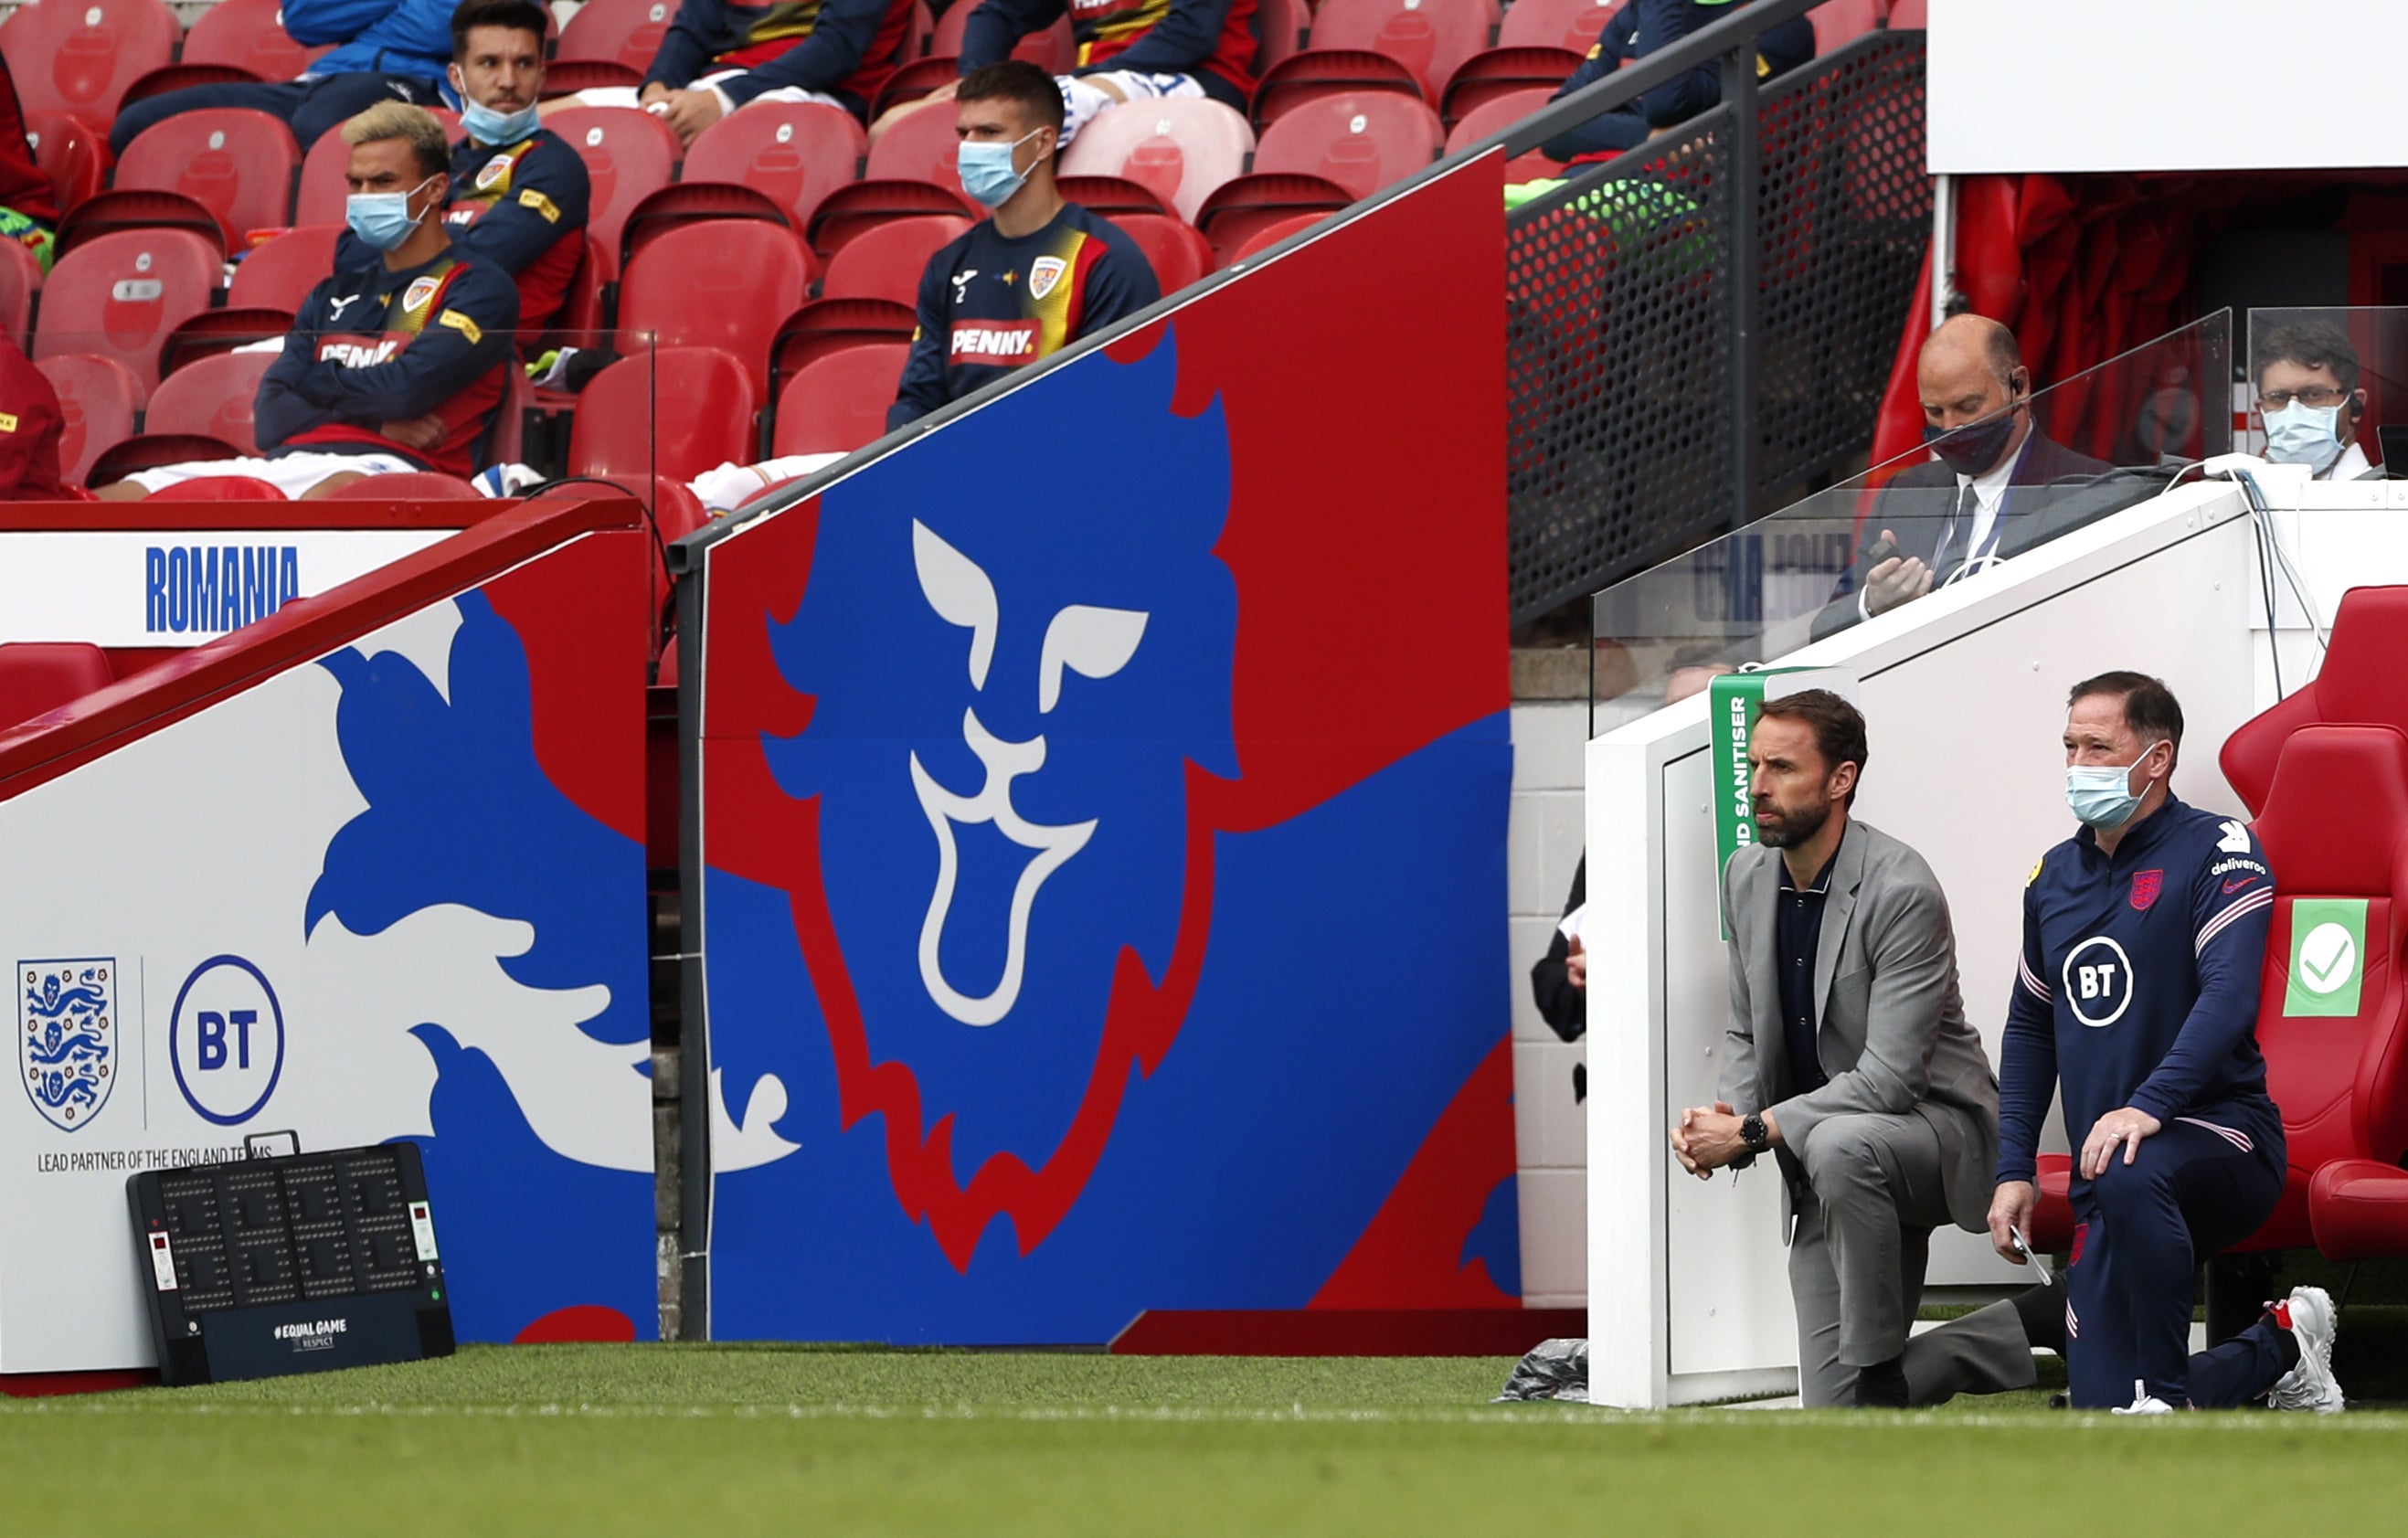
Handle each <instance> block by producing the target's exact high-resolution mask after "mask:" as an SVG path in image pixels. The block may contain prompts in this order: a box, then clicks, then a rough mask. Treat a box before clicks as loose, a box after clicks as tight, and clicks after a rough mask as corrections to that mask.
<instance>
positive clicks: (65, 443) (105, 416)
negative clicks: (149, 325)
mask: <svg viewBox="0 0 2408 1538" xmlns="http://www.w3.org/2000/svg"><path fill="white" fill-rule="evenodd" d="M34 367H36V368H38V369H40V370H41V371H42V377H43V378H45V379H47V380H49V381H50V388H51V389H53V390H55V391H57V392H58V395H59V416H60V418H61V420H62V422H63V424H64V425H63V426H62V428H61V430H60V433H59V474H60V476H61V477H62V478H63V479H65V481H66V482H67V483H68V484H70V485H78V486H79V485H82V484H83V483H84V480H85V477H86V476H88V475H90V474H91V473H92V467H93V461H94V460H96V459H98V458H99V457H100V452H101V451H102V450H103V449H106V448H108V446H109V445H110V444H112V443H119V442H122V441H123V440H124V439H126V438H131V437H132V436H133V435H134V414H135V413H136V411H138V410H141V409H142V381H140V380H138V379H136V378H135V377H134V370H132V369H131V368H128V367H125V366H124V365H123V364H122V363H120V362H118V361H117V360H116V359H115V358H103V357H95V356H93V355H92V354H90V353H83V352H70V353H65V354H63V355H61V356H58V357H54V358H44V359H42V360H40V361H39V362H37V363H36V364H35V365H34Z"/></svg>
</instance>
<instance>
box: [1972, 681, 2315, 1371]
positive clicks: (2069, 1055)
mask: <svg viewBox="0 0 2408 1538" xmlns="http://www.w3.org/2000/svg"><path fill="white" fill-rule="evenodd" d="M2182 729H2183V727H2182V708H2181V706H2180V705H2179V704H2177V703H2176V701H2175V699H2174V697H2173V695H2172V694H2171V692H2170V691H2169V690H2168V689H2167V688H2166V686H2165V685H2164V684H2163V683H2159V682H2158V681H2157V680H2156V679H2153V678H2149V677H2146V676H2144V675H2143V674H2139V673H2129V672H2111V673H2102V674H2100V676H2099V677H2097V678H2093V679H2088V680H2085V681H2084V682H2083V683H2078V684H2076V685H2074V687H2073V690H2072V693H2071V697H2070V699H2069V700H2068V716H2067V721H2066V728H2065V752H2066V763H2067V766H2068V768H2067V771H2066V778H2067V788H2066V795H2067V800H2068V802H2069V804H2070V806H2071V810H2072V812H2073V813H2074V815H2075V816H2076V817H2077V818H2078V819H2080V820H2081V822H2082V823H2083V825H2084V826H2083V827H2082V830H2081V831H2080V832H2078V833H2076V834H2075V835H2074V836H2073V837H2072V838H2071V839H2068V840H2066V841H2064V842H2063V843H2060V844H2058V845H2057V847H2056V848H2054V849H2051V850H2050V851H2049V852H2048V853H2047V854H2046V855H2042V857H2041V861H2040V863H2039V864H2038V865H2037V866H2035V867H2034V868H2033V870H2032V874H2031V878H2030V881H2029V883H2028V884H2027V886H2026V888H2025V892H2024V939H2023V950H2022V955H2021V956H2019V957H2018V960H2017V965H2016V982H2015V986H2014V999H2013V1002H2012V1004H2011V1005H2010V1007H2009V1009H2008V1011H2007V1027H2006V1039H2005V1043H2004V1048H2003V1052H2002V1057H2003V1065H2002V1071H2001V1073H2000V1147H1999V1187H1998V1192H1997V1195H1996V1196H1995V1198H1994V1199H1993V1200H1992V1202H1991V1206H1990V1237H1991V1242H1992V1243H1994V1244H1995V1245H1997V1247H1998V1249H1999V1251H2000V1254H2002V1255H2005V1256H2007V1257H2009V1258H2014V1257H2015V1255H2016V1246H2015V1243H2014V1237H2013V1230H2014V1229H2023V1230H2025V1231H2027V1232H2028V1230H2029V1225H2030V1220H2031V1212H2032V1206H2033V1201H2034V1186H2033V1180H2034V1171H2035V1157H2036V1156H2037V1154H2038V1151H2039V1145H2040V1139H2041V1133H2042V1123H2043V1121H2044V1120H2045V1118H2046V1117H2047V1114H2048V1107H2049V1100H2050V1099H2051V1097H2052V1096H2053V1095H2056V1094H2057V1093H2059V1092H2060V1091H2061V1092H2062V1095H2063V1098H2064V1103H2065V1130H2066V1135H2067V1139H2068V1141H2069V1142H2070V1143H2071V1144H2072V1146H2073V1147H2074V1148H2075V1149H2076V1150H2077V1151H2078V1152H2077V1154H2076V1157H2075V1161H2074V1171H2073V1180H2072V1187H2071V1196H2072V1200H2073V1211H2074V1216H2075V1218H2076V1220H2077V1221H2078V1222H2079V1223H2080V1224H2081V1228H2080V1230H2079V1232H2078V1234H2077V1237H2076V1241H2075V1249H2074V1256H2073V1261H2072V1264H2071V1266H2070V1267H2069V1268H2068V1269H2067V1272H2066V1289H2067V1309H2066V1320H2065V1326H2066V1336H2067V1342H2066V1348H2067V1367H2068V1373H2069V1377H2070V1380H2071V1390H2072V1398H2073V1402H2074V1404H2075V1405H2076V1406H2077V1407H2082V1408H2089V1409H2097V1408H2100V1407H2102V1406H2103V1407H2109V1408H2114V1409H2116V1410H2118V1411H2119V1412H2121V1411H2127V1410H2128V1411H2132V1412H2144V1413H2146V1412H2154V1411H2156V1410H2159V1409H2164V1408H2168V1407H2180V1406H2185V1405H2189V1404H2194V1403H2195V1404H2200V1405H2213V1404H2233V1403H2238V1402H2240V1401H2242V1400H2243V1399H2244V1398H2247V1397H2251V1396H2253V1395H2255V1394H2262V1393H2264V1392H2266V1391H2267V1389H2268V1388H2269V1387H2270V1386H2272V1384H2273V1383H2274V1382H2275V1381H2276V1380H2277V1379H2278V1378H2279V1377H2280V1376H2281V1375H2282V1374H2283V1373H2284V1372H2285V1371H2286V1368H2287V1367H2288V1366H2289V1365H2290V1363H2289V1362H2287V1361H2286V1360H2284V1359H2283V1357H2282V1348H2281V1345H2280V1343H2279V1341H2278V1339H2277V1337H2278V1336H2279V1335H2280V1334H2281V1333H2282V1332H2281V1331H2279V1330H2273V1329H2272V1328H2269V1327H2267V1326H2263V1325H2261V1326H2260V1327H2259V1328H2258V1330H2257V1331H2255V1332H2254V1333H2255V1334H2257V1335H2258V1336H2260V1337H2262V1338H2260V1339H2257V1340H2255V1341H2252V1340H2251V1339H2250V1337H2249V1336H2244V1337H2243V1339H2242V1341H2241V1342H2237V1343H2235V1344H2236V1345H2240V1346H2242V1348H2243V1349H2242V1350H2240V1351H2239V1352H2238V1353H2236V1354H2234V1358H2233V1360H2231V1361H2230V1362H2229V1363H2224V1364H2221V1365H2218V1364H2215V1363H2212V1362H2211V1363H2210V1364H2209V1366H2210V1371H2206V1372H2202V1371H2201V1370H2200V1366H2199V1364H2197V1363H2195V1362H2194V1361H2193V1359H2192V1358H2191V1357H2190V1348H2189V1339H2190V1316H2191V1303H2192V1294H2193V1290H2194V1273H2195V1271H2196V1268H2197V1266H2198V1264H2199V1262H2200V1261H2201V1260H2203V1259H2205V1258H2207V1257H2209V1256H2211V1255H2214V1253H2215V1252H2217V1251H2218V1250H2222V1249H2226V1248H2228V1247H2229V1246H2231V1245H2233V1244H2236V1243H2240V1242H2241V1241H2243V1240H2244V1239H2246V1238H2248V1237H2249V1235H2250V1234H2251V1233H2252V1232H2254V1231H2256V1229H2257V1228H2258V1227H2259V1225H2261V1224H2263V1223H2264V1222H2265V1221H2266V1219H2267V1217H2268V1216H2269V1215H2271V1214H2272V1212H2273V1210H2274V1203H2275V1200H2276V1199H2277V1198H2279V1197H2280V1196H2281V1195H2282V1190H2283V1172H2284V1157H2283V1121H2282V1117H2281V1115H2280V1114H2278V1113H2277V1112H2276V1110H2275V1107H2274V1102H2273V1100H2272V1099H2271V1098H2269V1096H2268V1095H2267V1093H2266V1063H2265V1059H2264V1058H2263V1057H2262V1056H2259V1054H2258V1051H2257V992H2258V985H2259V981H2260V977H2259V974H2260V971H2261V970H2262V969H2263V967H2264V965H2265V959H2266V935H2267V929H2268V927H2269V925H2270V923H2271V921H2272V914H2273V909H2274V872H2273V871H2272V870H2271V869H2269V867H2268V866H2267V863H2266V857H2265V855H2264V853H2263V851H2261V850H2260V849H2259V848H2258V847H2257V840H2256V838H2255V837H2253V836H2252V835H2251V833H2250V831H2249V828H2248V826H2247V825H2245V824H2243V823H2242V822H2240V821H2239V820H2237V819H2235V818H2230V817H2225V816H2221V815H2218V814H2217V813H2215V812H2205V811H2201V810H2200V809H2199V808H2196V807H2191V806H2186V805H2185V804H2184V803H2183V802H2182V801H2180V800H2179V799H2177V798H2175V797H2174V795H2173V793H2172V790H2171V778H2172V774H2173V769H2174V764H2175V760H2176V758H2177V757H2178V756H2179V755H2180V753H2181V748H2182ZM2294 1355H2295V1356H2296V1353H2294Z"/></svg>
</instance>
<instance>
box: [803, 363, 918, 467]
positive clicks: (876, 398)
mask: <svg viewBox="0 0 2408 1538" xmlns="http://www.w3.org/2000/svg"><path fill="white" fill-rule="evenodd" d="M910 355H911V349H910V346H909V345H907V344H902V343H896V342H883V343H873V344H871V345H869V346H866V347H848V348H846V349H844V350H843V351H842V352H831V353H829V354H828V355H827V356H826V357H824V358H822V359H820V360H819V361H818V362H816V363H814V364H812V365H811V366H810V367H808V368H806V369H804V370H803V371H802V372H801V373H800V374H797V375H796V376H795V381H794V383H793V385H792V386H791V387H789V388H788V389H787V391H786V394H785V396H784V398H782V399H781V400H780V401H779V402H778V427H777V433H776V436H775V437H774V438H773V439H772V440H771V449H772V452H773V453H778V454H780V455H785V454H812V453H852V452H853V450H855V449H858V448H861V447H862V446H863V445H865V444H869V443H875V442H877V441H878V440H879V439H880V438H884V437H885V436H886V409H887V408H888V407H890V406H892V405H894V404H895V389H896V385H898V384H899V383H901V382H902V379H903V363H904V360H905V359H907V358H909V357H910Z"/></svg>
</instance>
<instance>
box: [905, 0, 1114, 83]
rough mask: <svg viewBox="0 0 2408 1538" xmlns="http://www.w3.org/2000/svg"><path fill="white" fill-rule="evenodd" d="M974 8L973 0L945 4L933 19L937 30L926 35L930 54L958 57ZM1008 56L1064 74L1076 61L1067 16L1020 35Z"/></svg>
mask: <svg viewBox="0 0 2408 1538" xmlns="http://www.w3.org/2000/svg"><path fill="white" fill-rule="evenodd" d="M976 9H978V3H977V0H954V3H953V5H950V6H948V7H945V14H944V15H942V16H940V17H939V18H938V19H937V30H936V31H935V32H934V33H932V34H931V35H930V36H929V38H928V53H929V56H930V57H932V58H947V59H958V58H960V57H961V56H962V34H963V33H965V32H967V31H968V30H969V21H970V12H972V11H974V10H976ZM1011 56H1012V57H1013V58H1015V59H1025V60H1027V61H1028V62H1029V63H1030V64H1033V65H1036V66H1037V67H1038V68H1039V69H1041V70H1043V71H1045V73H1047V74H1048V75H1068V73H1070V71H1071V70H1072V69H1073V68H1074V67H1076V66H1077V65H1078V63H1079V42H1078V39H1077V38H1075V37H1073V36H1070V18H1069V17H1068V15H1065V16H1064V17H1063V18H1062V19H1061V20H1060V21H1058V22H1054V24H1053V25H1052V26H1050V27H1047V28H1046V29H1045V30H1044V31H1042V32H1032V33H1030V34H1029V35H1028V36H1025V37H1023V38H1022V39H1021V40H1020V43H1019V46H1017V47H1016V48H1014V49H1013V50H1011Z"/></svg>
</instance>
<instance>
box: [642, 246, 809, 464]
mask: <svg viewBox="0 0 2408 1538" xmlns="http://www.w3.org/2000/svg"><path fill="white" fill-rule="evenodd" d="M809 295H810V252H808V251H806V250H805V249H804V247H803V243H802V241H801V240H800V239H799V238H797V237H796V236H795V234H794V233H793V232H792V231H789V230H787V229H784V228H782V227H781V226H779V225H776V224H765V223H753V222H751V221H743V222H735V221H730V222H726V223H716V224H686V225H681V226H680V227H678V228H675V229H669V230H664V231H662V232H661V234H660V235H659V236H657V237H654V238H653V239H652V240H651V241H650V242H648V243H647V244H646V245H645V247H644V251H643V254H642V257H641V258H640V259H639V260H638V261H637V262H636V263H635V264H634V265H632V266H629V267H628V269H627V280H626V282H625V284H624V287H623V288H622V289H621V291H620V295H619V324H620V326H621V327H622V328H623V329H625V330H628V331H634V332H649V333H651V334H652V336H653V337H654V338H656V340H657V342H658V345H660V346H662V347H664V348H667V347H716V348H721V349H724V351H726V352H729V353H731V354H733V355H734V356H736V357H737V358H739V359H741V360H742V361H743V363H744V367H745V368H746V369H747V370H748V371H749V377H750V379H751V380H752V382H753V395H754V397H755V398H759V397H762V396H765V395H767V393H768V381H769V343H770V341H771V340H772V339H773V337H772V334H771V332H770V329H769V326H770V323H767V317H770V316H776V315H791V314H793V313H794V312H795V310H796V309H797V308H799V307H800V306H801V304H802V302H803V300H804V299H805V298H807V297H808V296H809ZM712 463H713V464H716V463H717V461H715V460H714V461H712ZM704 468H706V469H707V468H709V466H705V467H704Z"/></svg>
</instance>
